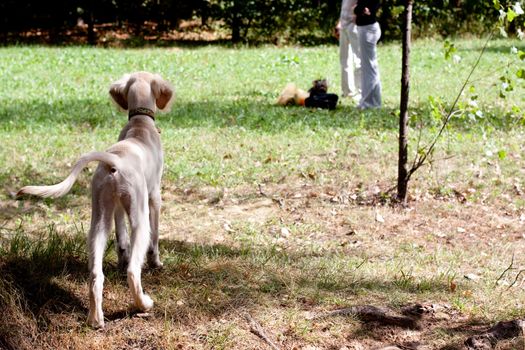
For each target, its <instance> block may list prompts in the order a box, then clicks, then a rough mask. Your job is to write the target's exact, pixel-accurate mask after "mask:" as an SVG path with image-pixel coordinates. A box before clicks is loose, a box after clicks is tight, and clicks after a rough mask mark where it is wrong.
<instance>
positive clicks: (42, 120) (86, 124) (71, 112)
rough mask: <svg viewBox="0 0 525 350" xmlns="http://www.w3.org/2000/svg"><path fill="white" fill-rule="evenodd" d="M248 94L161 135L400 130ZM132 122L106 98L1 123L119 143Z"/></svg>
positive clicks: (387, 118)
mask: <svg viewBox="0 0 525 350" xmlns="http://www.w3.org/2000/svg"><path fill="white" fill-rule="evenodd" d="M252 94H260V93H259V92H252ZM246 95H250V92H247V93H246V94H245V95H243V96H238V97H235V96H229V97H228V98H229V99H226V100H206V101H201V102H186V101H176V102H175V104H174V105H173V106H172V110H171V111H170V112H168V113H166V114H159V116H158V118H157V123H158V126H159V127H160V128H161V130H165V129H189V128H228V127H242V128H245V129H248V130H253V131H259V132H261V133H269V134H273V133H282V132H283V130H290V129H305V128H308V129H310V130H314V131H315V130H323V129H330V128H345V129H350V130H356V131H361V130H368V131H371V130H377V131H386V130H390V131H395V130H397V128H398V125H399V118H398V109H397V106H395V107H384V108H381V109H375V110H366V111H360V110H358V109H356V108H355V107H354V106H350V105H339V106H338V107H337V108H336V109H335V110H333V111H329V110H319V109H311V108H304V107H297V106H288V107H282V106H277V105H275V104H273V103H268V102H266V101H260V102H257V101H256V99H254V98H249V97H247V96H246ZM254 100H255V101H254ZM445 107H446V106H445ZM411 112H412V113H414V114H416V115H419V116H420V117H421V120H422V122H423V123H424V124H425V125H428V126H432V125H434V126H438V125H439V122H436V121H435V120H434V119H432V118H430V117H426V116H430V115H431V111H430V107H429V106H427V105H426V104H421V105H415V106H412V108H411ZM491 114H493V115H495V117H494V118H491V117H490V116H487V117H486V118H484V119H483V120H481V121H479V122H478V124H483V123H488V124H491V125H494V126H495V127H497V128H501V129H503V130H510V129H513V128H514V127H515V126H516V125H515V122H516V121H515V118H514V119H512V118H510V119H509V120H506V119H505V117H502V118H500V117H497V116H502V115H506V113H505V111H504V110H492V111H491ZM467 119H468V118H466V119H463V120H462V119H454V120H453V122H452V123H451V124H452V125H453V127H456V128H459V129H468V128H471V127H472V122H471V121H470V120H467ZM503 119H505V120H503ZM126 121H127V120H126V116H125V114H123V113H120V112H118V111H117V110H116V109H115V108H114V107H113V106H112V105H111V104H110V103H109V101H107V100H103V99H101V100H75V101H67V100H66V101H57V102H55V103H52V104H49V103H47V102H43V101H39V100H35V101H26V102H17V103H16V104H4V105H3V106H0V124H2V125H3V126H4V128H6V129H7V130H26V129H30V130H35V131H37V130H39V129H42V128H43V129H45V130H47V129H48V128H54V127H56V128H58V129H59V130H60V131H61V132H75V133H78V132H80V133H82V132H93V130H95V129H97V128H99V127H102V128H114V129H115V138H116V137H117V135H118V132H119V130H120V129H121V128H122V127H123V126H124V125H125V123H126Z"/></svg>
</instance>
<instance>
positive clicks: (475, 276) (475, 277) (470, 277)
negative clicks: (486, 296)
mask: <svg viewBox="0 0 525 350" xmlns="http://www.w3.org/2000/svg"><path fill="white" fill-rule="evenodd" d="M463 277H465V278H466V279H468V280H470V281H477V280H479V279H480V277H479V276H478V275H475V274H473V273H468V274H466V275H465V276H463Z"/></svg>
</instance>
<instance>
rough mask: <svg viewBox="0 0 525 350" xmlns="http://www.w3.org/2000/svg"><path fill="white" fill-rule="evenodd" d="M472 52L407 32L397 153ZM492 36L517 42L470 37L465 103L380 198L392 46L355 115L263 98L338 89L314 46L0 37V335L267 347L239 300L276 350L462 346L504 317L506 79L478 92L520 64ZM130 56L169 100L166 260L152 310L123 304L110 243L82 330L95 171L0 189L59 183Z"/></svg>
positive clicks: (509, 298)
mask: <svg viewBox="0 0 525 350" xmlns="http://www.w3.org/2000/svg"><path fill="white" fill-rule="evenodd" d="M482 46H483V42H482V41H480V40H477V39H476V40H462V41H459V42H457V43H456V47H457V52H456V54H457V55H458V56H459V57H460V58H461V60H459V62H454V61H453V60H445V59H444V54H443V43H442V42H440V41H430V40H428V41H419V42H416V43H415V44H414V47H413V50H412V71H411V74H412V85H411V97H412V102H411V108H412V109H411V111H412V112H411V118H412V121H413V123H412V126H413V128H412V130H411V146H412V147H411V153H412V154H414V152H415V150H416V148H417V147H416V144H417V142H418V140H420V142H421V143H422V144H425V143H427V142H428V141H429V140H430V139H431V138H432V136H433V135H434V134H435V132H436V130H437V129H438V127H439V120H438V119H437V118H436V116H435V113H434V114H433V113H432V108H431V106H430V105H429V98H432V99H434V100H440V101H442V103H443V106H444V107H446V106H448V105H450V103H451V102H452V101H453V100H454V98H455V96H456V94H457V92H458V91H459V89H460V87H461V85H462V84H463V81H464V78H466V76H467V74H468V71H469V69H470V67H471V66H472V65H473V63H474V62H475V60H476V59H477V55H478V54H479V50H480V48H481V47H482ZM513 46H516V47H517V48H518V49H522V50H525V49H524V48H523V44H522V43H521V42H512V41H508V40H507V41H504V40H495V41H493V42H491V43H490V45H489V47H488V50H487V52H486V53H485V55H484V56H483V58H482V60H481V63H480V66H479V68H478V69H477V71H476V72H475V74H474V76H473V82H472V84H469V88H468V89H467V91H465V93H464V95H463V96H462V98H461V103H460V106H463V107H465V108H466V109H467V110H470V111H471V113H470V115H469V113H468V112H466V113H464V114H463V115H461V116H458V117H457V118H454V119H453V121H452V123H451V125H450V127H449V128H448V129H447V130H446V132H445V134H444V135H443V138H442V139H441V141H440V142H439V144H438V147H437V149H436V150H435V152H434V154H433V155H432V163H431V164H430V165H429V166H426V167H424V168H422V169H421V170H420V171H419V172H418V173H416V175H415V177H414V179H413V181H412V182H411V185H410V201H409V203H408V207H406V208H400V207H399V206H396V205H393V203H392V202H391V200H390V198H391V196H392V195H393V193H392V192H388V191H389V190H390V189H391V188H392V187H393V186H394V184H395V180H396V171H397V163H396V162H397V123H398V119H397V115H398V112H397V109H398V99H399V81H400V66H401V57H400V52H401V50H400V47H399V45H398V44H396V43H389V44H382V45H380V47H379V63H380V70H381V77H382V83H383V97H384V108H382V109H381V110H375V111H366V112H360V111H358V110H356V109H355V108H354V107H353V104H352V102H351V101H349V100H343V101H342V102H341V103H340V105H339V106H338V108H337V110H336V111H324V110H309V109H303V108H297V107H287V108H282V107H278V106H275V105H274V102H275V100H276V97H277V95H278V93H279V92H280V90H281V89H282V88H283V87H284V85H285V84H286V83H288V82H295V83H296V84H297V85H299V86H300V87H303V88H305V89H307V88H308V87H309V85H310V83H311V81H312V80H313V79H316V78H320V77H326V78H328V79H329V81H330V82H331V91H333V92H336V93H339V88H338V86H339V63H338V53H337V47H335V46H324V47H315V48H298V47H284V48H275V47H260V48H230V47H220V46H209V47H208V46H204V47H194V48H187V47H173V48H142V49H126V50H125V49H96V48H85V47H61V48H51V47H25V46H21V47H16V46H13V47H3V48H0V72H2V77H3V79H2V83H1V84H0V140H1V143H0V183H1V184H2V185H3V189H4V190H3V191H2V192H0V209H1V211H0V310H3V311H2V312H1V313H0V348H2V347H5V348H7V349H15V348H16V349H34V348H39V349H40V348H42V349H57V348H71V349H262V348H266V347H267V344H265V343H264V342H263V341H262V340H261V339H260V338H258V337H257V336H255V335H253V334H252V333H250V324H249V322H248V321H247V320H246V318H245V315H246V314H247V313H248V314H249V315H251V317H252V318H253V319H255V320H257V322H258V323H259V324H260V325H261V326H262V327H263V328H264V329H265V331H266V332H267V334H268V335H269V337H270V338H271V339H272V341H274V342H275V343H276V344H278V346H279V347H280V348H283V349H369V348H374V347H381V346H387V345H398V346H405V348H414V349H415V348H416V347H415V345H414V344H416V343H419V344H421V345H426V346H427V347H428V348H430V349H461V348H462V343H463V341H464V340H465V339H466V338H468V337H469V336H470V335H472V334H475V333H478V332H481V331H482V330H484V329H485V328H487V327H489V326H490V325H492V324H493V323H494V322H496V321H499V320H505V319H513V318H519V317H522V316H523V314H524V313H525V305H524V300H525V290H524V285H523V278H522V271H523V265H524V264H525V258H524V257H523V254H520V253H521V252H522V251H523V250H524V249H525V239H524V238H525V235H524V234H523V233H524V225H525V197H524V193H523V191H524V190H523V182H524V177H523V175H524V172H525V159H523V148H524V147H525V146H524V145H525V142H524V141H525V133H524V131H525V126H524V121H525V119H524V117H525V114H524V111H525V101H524V99H523V96H524V89H523V87H522V86H521V85H520V84H519V83H517V84H516V85H515V86H514V91H511V92H509V93H508V96H507V98H506V99H502V98H499V97H498V96H499V90H500V86H501V81H500V76H502V75H504V74H506V71H510V72H512V71H514V70H517V68H519V67H520V65H522V64H523V63H522V62H521V61H519V60H518V59H517V58H514V55H513V54H511V47H513ZM456 61H457V60H456ZM136 70H148V71H153V72H158V73H160V74H161V75H162V76H163V77H164V78H166V79H167V80H169V81H171V82H172V84H173V85H174V87H175V89H176V94H177V96H176V101H175V103H174V105H173V107H172V110H171V111H170V112H169V113H167V114H165V115H163V116H159V117H158V118H157V123H158V126H159V128H160V129H161V130H162V133H161V137H162V140H163V146H164V150H165V158H166V159H165V162H166V167H165V173H164V178H163V201H164V203H163V212H162V216H161V237H162V241H161V254H162V259H163V261H164V264H165V268H164V269H163V270H162V271H149V270H147V269H146V270H145V273H144V281H143V283H144V287H145V289H146V291H147V292H148V293H150V295H151V296H152V297H153V299H154V301H155V302H156V304H155V309H154V312H153V313H152V314H149V315H140V314H139V315H137V314H136V313H135V312H133V310H130V309H129V308H128V305H129V302H130V295H129V292H128V289H127V286H126V278H125V276H122V275H121V274H119V273H118V272H117V269H116V254H115V252H114V247H113V244H110V246H109V247H108V250H107V254H106V255H107V256H106V259H105V265H104V271H105V274H106V284H105V291H104V311H105V315H106V317H107V320H106V324H107V326H106V328H105V329H104V330H101V331H95V330H91V329H89V328H88V327H87V326H86V325H85V318H86V315H87V306H88V298H87V285H86V281H87V277H88V272H87V256H86V251H85V236H86V232H87V230H88V226H89V218H90V199H89V193H90V190H89V182H90V177H91V176H90V175H91V174H92V172H93V170H94V169H95V166H96V164H92V166H91V167H90V168H89V169H88V170H86V171H85V174H83V175H82V176H81V177H80V178H79V181H78V183H77V184H76V185H75V186H74V187H73V190H72V191H71V193H70V194H68V195H67V196H65V197H63V198H60V199H56V200H49V199H46V200H41V199H35V198H25V199H23V200H15V199H14V196H13V194H14V193H16V190H17V189H18V188H20V187H21V186H24V185H28V184H51V183H56V182H58V181H61V180H62V179H63V178H64V177H65V176H66V175H67V174H68V171H69V169H70V167H71V165H72V164H73V163H74V162H75V161H76V159H77V158H78V157H79V155H80V154H82V153H85V152H87V151H91V150H103V149H105V148H106V147H108V146H109V145H111V144H112V143H113V142H115V140H116V138H117V136H118V132H119V130H120V128H122V126H123V125H124V124H125V122H126V116H125V115H123V114H121V113H119V112H118V111H117V110H116V108H114V106H113V105H112V104H111V103H110V101H109V96H108V93H107V91H108V87H109V84H110V83H111V82H113V81H115V80H116V79H118V78H119V77H120V76H121V75H123V74H124V73H127V72H131V71H136ZM471 85H472V86H473V88H470V86H471ZM475 96H477V98H476V97H475ZM469 100H471V101H472V100H475V101H476V104H477V107H473V105H474V104H473V103H472V102H471V103H470V105H469V103H468V101H469ZM478 110H479V112H478V116H477V117H473V115H472V114H473V113H475V111H478ZM479 113H481V114H479ZM480 115H481V116H482V117H480ZM511 262H512V265H511ZM509 267H510V268H509ZM508 268H509V269H508ZM465 276H466V277H465ZM416 302H418V303H423V304H425V305H430V304H432V305H433V310H434V312H433V313H432V314H431V315H430V316H428V317H427V318H425V321H424V326H423V327H422V329H419V330H406V329H403V328H399V327H380V326H377V325H376V324H368V323H362V322H360V321H359V320H357V319H356V318H352V317H342V316H334V317H328V318H322V319H315V318H314V319H312V317H311V316H312V315H315V314H319V313H322V312H325V311H329V310H335V309H339V308H344V307H347V306H351V305H364V304H370V305H375V306H385V307H390V308H392V309H393V310H396V311H399V310H401V307H402V306H404V305H407V304H412V303H416ZM523 344H524V342H523V340H520V339H514V340H510V341H508V342H507V343H504V344H503V345H501V344H500V348H508V349H512V348H517V347H519V346H523ZM410 346H412V347H410ZM268 348H269V347H268Z"/></svg>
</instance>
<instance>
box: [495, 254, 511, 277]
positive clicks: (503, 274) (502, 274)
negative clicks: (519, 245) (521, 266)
mask: <svg viewBox="0 0 525 350" xmlns="http://www.w3.org/2000/svg"><path fill="white" fill-rule="evenodd" d="M513 265H514V253H513V254H512V259H511V260H510V265H509V267H507V268H506V269H505V271H503V272H502V273H501V275H500V276H499V277H498V279H497V280H496V282H495V285H498V282H499V281H500V280H501V279H502V278H503V276H505V274H506V273H507V272H509V271H510V270H512V269H513Z"/></svg>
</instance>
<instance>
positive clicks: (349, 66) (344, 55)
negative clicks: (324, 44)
mask: <svg viewBox="0 0 525 350" xmlns="http://www.w3.org/2000/svg"><path fill="white" fill-rule="evenodd" d="M339 60H340V61H341V91H342V92H343V97H346V96H356V95H358V94H359V92H360V88H359V86H360V84H361V59H360V55H359V43H358V41H357V26H356V25H355V24H351V25H350V26H348V27H343V28H341V32H340V33H339Z"/></svg>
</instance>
